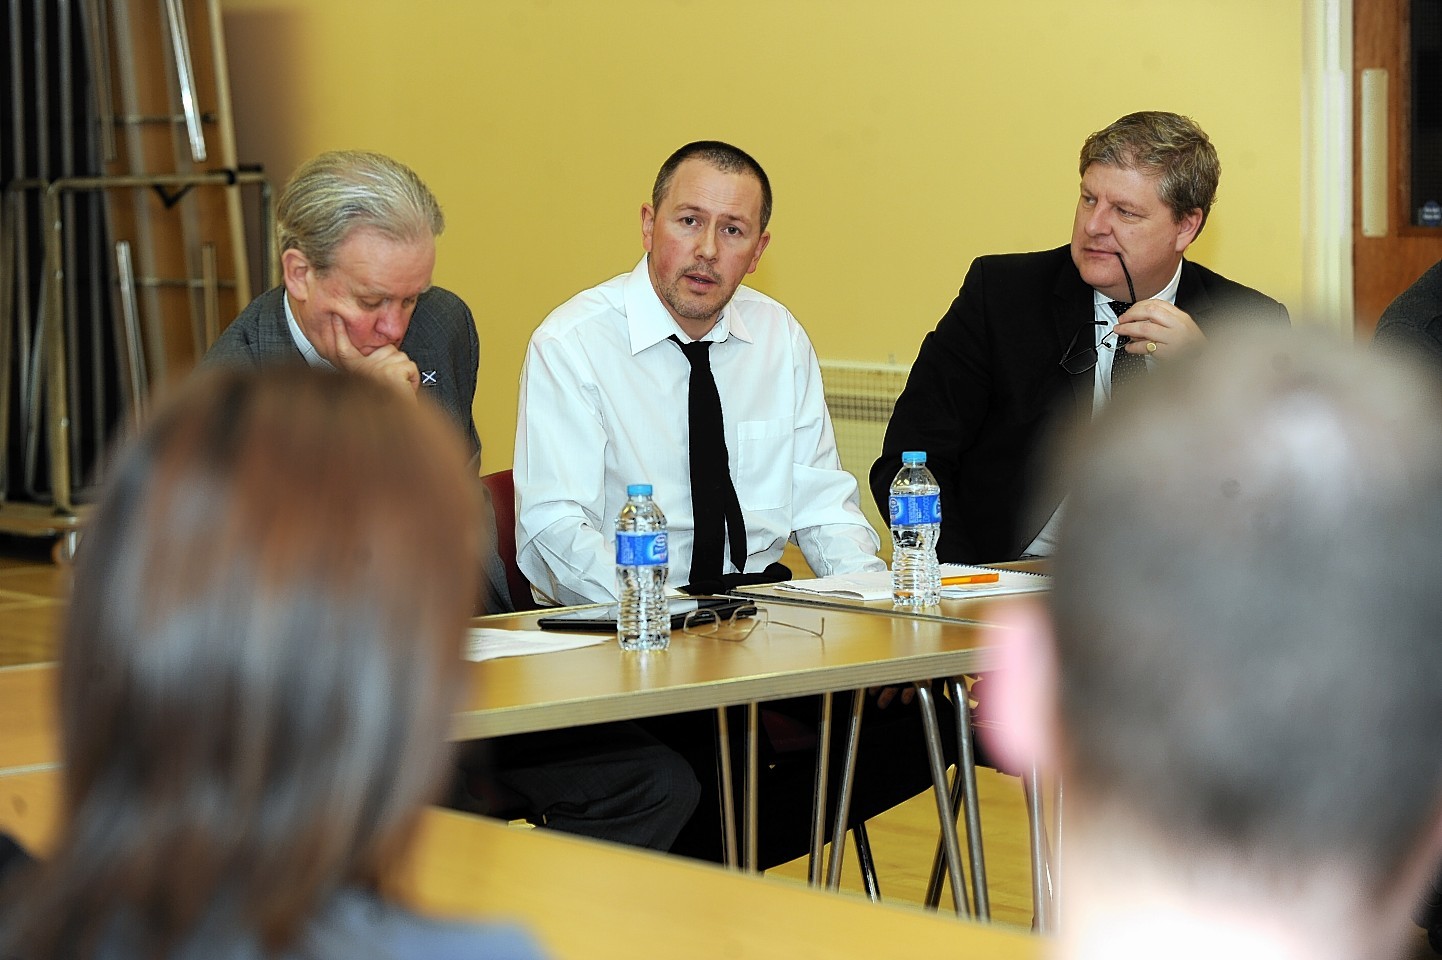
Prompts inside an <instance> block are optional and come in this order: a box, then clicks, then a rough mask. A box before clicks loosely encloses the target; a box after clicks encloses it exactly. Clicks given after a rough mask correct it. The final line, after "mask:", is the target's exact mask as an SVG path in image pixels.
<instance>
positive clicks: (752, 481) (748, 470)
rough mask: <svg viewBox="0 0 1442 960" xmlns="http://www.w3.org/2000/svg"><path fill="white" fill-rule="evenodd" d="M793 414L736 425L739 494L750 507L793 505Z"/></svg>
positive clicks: (772, 507) (761, 508)
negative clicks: (782, 417)
mask: <svg viewBox="0 0 1442 960" xmlns="http://www.w3.org/2000/svg"><path fill="white" fill-rule="evenodd" d="M795 436H796V426H795V422H794V420H793V419H792V418H791V417H786V418H785V419H782V420H743V421H741V422H740V423H738V424H737V425H736V446H737V448H738V449H737V451H736V478H737V482H736V497H737V499H739V500H740V501H741V506H742V507H743V508H744V509H747V510H775V509H778V508H784V507H789V506H790V505H791V474H792V463H793V450H792V448H793V446H794V442H795Z"/></svg>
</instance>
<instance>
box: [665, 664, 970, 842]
mask: <svg viewBox="0 0 1442 960" xmlns="http://www.w3.org/2000/svg"><path fill="white" fill-rule="evenodd" d="M933 689H935V690H937V691H938V695H937V696H935V697H934V698H933V700H934V702H935V703H936V707H937V718H938V721H939V723H940V729H941V734H942V744H943V749H944V751H945V757H946V762H947V764H948V765H950V764H952V763H954V762H955V761H956V715H955V711H954V710H953V709H952V704H951V701H950V700H949V699H947V698H946V697H944V696H940V695H939V690H940V684H936V685H934V687H933ZM820 704H821V698H820V697H797V698H794V699H791V700H780V701H775V702H772V703H767V704H763V705H762V711H763V734H762V736H761V744H760V764H759V767H760V771H759V778H758V788H757V842H756V850H757V867H758V869H761V870H766V869H769V868H771V867H774V866H777V865H778V864H782V863H786V862H788V861H791V860H795V859H796V858H797V857H800V856H804V855H805V854H806V853H807V852H808V851H809V850H810V849H811V810H812V805H813V797H814V795H815V774H816V753H815V749H816V747H815V741H816V726H817V723H818V720H819V717H820ZM851 705H852V695H851V694H849V693H848V694H839V695H837V696H836V698H835V699H834V701H833V706H832V738H831V743H830V745H829V748H830V750H831V777H830V782H829V784H828V790H829V796H828V798H827V824H826V835H827V837H828V839H829V837H830V834H831V830H832V821H833V820H834V818H835V812H834V811H835V805H836V797H837V792H838V790H839V786H840V780H841V768H842V762H843V760H844V759H845V751H846V726H847V720H848V719H849V718H850V715H851ZM766 711H772V712H774V714H775V715H776V716H778V717H780V718H781V720H780V722H773V723H771V724H770V725H769V729H767V724H766V722H765V720H766V718H765V716H764V713H765V712H766ZM727 719H728V727H729V732H730V738H731V749H732V770H733V773H734V775H735V776H734V779H735V786H736V798H735V801H736V815H737V819H738V824H737V827H738V830H739V829H740V823H739V821H740V817H741V810H742V803H743V797H744V795H743V793H742V790H743V789H744V784H743V776H742V770H743V769H744V761H745V747H744V742H745V741H744V737H745V715H744V712H743V710H742V708H739V707H735V708H732V709H731V711H730V713H728V716H727ZM641 723H642V726H644V727H645V728H646V729H647V730H648V731H650V732H651V733H652V734H654V735H655V736H656V738H657V739H658V740H660V741H661V742H663V743H665V744H666V745H668V746H670V747H671V748H672V749H674V750H675V751H676V752H677V753H679V754H681V755H682V756H684V757H685V758H686V759H687V761H689V762H690V764H691V767H692V769H693V770H694V771H695V774H696V779H697V780H699V781H700V784H701V797H700V802H699V803H698V804H697V807H696V813H695V815H693V816H692V817H691V819H690V822H688V823H687V824H686V826H685V828H684V829H682V831H681V833H680V835H679V836H678V837H677V838H676V842H675V843H673V844H672V845H671V852H672V853H679V854H683V855H685V856H688V857H695V858H697V859H701V860H712V861H717V862H719V861H720V860H721V859H722V854H723V845H722V836H721V807H720V790H719V782H720V778H719V772H718V768H717V756H716V715H715V711H712V710H708V711H700V712H696V713H686V714H677V715H674V716H669V717H660V718H657V719H654V720H646V721H642V722H641ZM808 730H809V731H810V738H809V739H808V738H807V736H806V731H808ZM930 788H931V768H930V766H929V764H928V761H927V756H926V739H925V728H924V726H923V724H922V719H921V710H920V707H919V706H918V704H917V703H916V702H914V701H913V702H912V703H911V704H909V705H903V704H902V703H900V701H899V699H898V700H896V701H893V702H892V703H891V705H890V706H888V707H887V708H886V709H884V710H883V709H880V708H878V707H877V706H876V702H875V698H874V697H872V696H869V695H868V696H867V703H866V705H865V706H864V707H863V712H862V723H861V740H860V745H859V748H858V750H857V766H856V779H855V783H854V785H853V787H852V797H851V816H850V818H849V819H848V826H851V825H854V824H856V823H859V822H861V821H865V820H869V819H871V818H872V817H874V816H876V815H877V814H879V813H881V812H883V811H885V810H889V809H891V808H892V807H894V806H896V805H897V804H898V803H901V802H902V801H904V800H908V799H910V798H911V797H914V796H916V795H917V794H918V793H921V792H922V791H923V790H929V789H930ZM738 839H739V837H738Z"/></svg>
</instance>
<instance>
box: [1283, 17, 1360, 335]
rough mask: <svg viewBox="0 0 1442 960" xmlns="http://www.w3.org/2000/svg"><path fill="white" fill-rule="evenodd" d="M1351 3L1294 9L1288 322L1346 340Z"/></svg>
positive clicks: (1349, 317)
mask: <svg viewBox="0 0 1442 960" xmlns="http://www.w3.org/2000/svg"><path fill="white" fill-rule="evenodd" d="M1352 7H1353V0H1304V2H1303V4H1302V31H1303V38H1302V171H1301V173H1302V197H1301V199H1302V304H1301V307H1302V309H1301V311H1300V313H1299V315H1297V316H1294V317H1293V320H1294V321H1295V322H1297V323H1298V325H1302V324H1308V325H1313V326H1322V327H1325V328H1328V329H1333V330H1335V331H1336V332H1337V333H1338V334H1340V335H1343V336H1346V337H1348V338H1350V337H1351V336H1352V330H1353V291H1352V82H1353V81H1352Z"/></svg>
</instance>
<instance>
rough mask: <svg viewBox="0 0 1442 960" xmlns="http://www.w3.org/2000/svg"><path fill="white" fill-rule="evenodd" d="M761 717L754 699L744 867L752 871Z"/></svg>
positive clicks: (749, 721) (748, 755)
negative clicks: (758, 728)
mask: <svg viewBox="0 0 1442 960" xmlns="http://www.w3.org/2000/svg"><path fill="white" fill-rule="evenodd" d="M759 719H760V706H759V704H757V703H756V702H754V701H753V702H751V703H748V704H746V813H745V815H746V856H745V859H744V860H743V861H742V867H743V869H745V870H747V871H749V872H752V873H754V872H755V871H756V807H757V801H756V798H757V793H758V791H759V789H760V784H759V782H758V780H757V778H758V776H759V775H760V767H761V740H760V736H759V734H758V730H757V727H758V726H759Z"/></svg>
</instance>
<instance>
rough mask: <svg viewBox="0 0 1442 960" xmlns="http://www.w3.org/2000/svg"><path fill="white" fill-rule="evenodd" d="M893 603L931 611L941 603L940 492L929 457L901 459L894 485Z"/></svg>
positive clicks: (917, 455)
mask: <svg viewBox="0 0 1442 960" xmlns="http://www.w3.org/2000/svg"><path fill="white" fill-rule="evenodd" d="M889 505H890V508H891V509H890V512H891V602H892V603H894V604H897V605H899V606H906V607H929V606H932V605H934V604H937V603H940V602H941V567H940V565H939V564H938V563H937V562H936V541H937V539H938V538H939V537H940V536H941V487H940V486H938V485H937V483H936V477H934V476H932V474H931V471H930V470H928V469H926V454H925V453H924V452H922V451H919V450H909V451H907V452H906V453H903V454H902V455H901V470H899V471H898V472H897V474H896V479H895V480H893V481H891V497H890V503H889Z"/></svg>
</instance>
